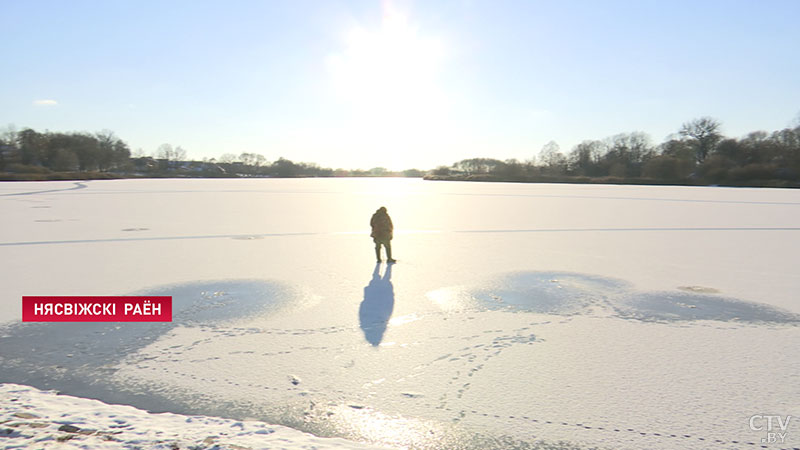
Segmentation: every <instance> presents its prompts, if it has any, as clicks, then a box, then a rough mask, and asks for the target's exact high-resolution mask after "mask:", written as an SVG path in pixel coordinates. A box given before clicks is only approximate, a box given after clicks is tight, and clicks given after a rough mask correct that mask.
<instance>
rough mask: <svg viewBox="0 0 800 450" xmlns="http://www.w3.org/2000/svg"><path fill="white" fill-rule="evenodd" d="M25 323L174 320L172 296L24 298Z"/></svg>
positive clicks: (23, 312)
mask: <svg viewBox="0 0 800 450" xmlns="http://www.w3.org/2000/svg"><path fill="white" fill-rule="evenodd" d="M22 321H23V322H171V321H172V297H166V296H160V297H159V296H157V297H132V296H128V297H89V296H82V297H74V296H58V297H37V296H24V297H22Z"/></svg>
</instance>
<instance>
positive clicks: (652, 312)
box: [615, 292, 800, 324]
mask: <svg viewBox="0 0 800 450" xmlns="http://www.w3.org/2000/svg"><path fill="white" fill-rule="evenodd" d="M615 309H616V310H617V313H618V314H619V316H620V317H623V318H632V319H640V320H654V321H677V320H689V321H691V320H716V321H721V322H768V323H784V324H790V323H800V315H798V314H793V313H791V312H788V311H784V310H781V309H778V308H775V307H772V306H768V305H763V304H759V303H753V302H745V301H742V300H737V299H733V298H725V297H720V296H715V295H707V294H689V293H675V292H644V293H636V294H631V295H628V296H624V297H622V298H620V299H619V300H618V301H615Z"/></svg>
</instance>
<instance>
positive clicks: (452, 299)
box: [425, 287, 474, 311]
mask: <svg viewBox="0 0 800 450" xmlns="http://www.w3.org/2000/svg"><path fill="white" fill-rule="evenodd" d="M425 296H426V297H428V299H429V300H431V301H432V302H433V303H435V304H436V305H438V306H439V307H440V308H442V309H444V310H445V311H452V310H456V309H463V308H467V307H469V306H470V305H472V304H474V299H473V298H472V296H470V295H469V293H467V292H466V291H465V290H464V289H461V288H456V287H446V288H441V289H436V290H434V291H430V292H428V293H427V294H425Z"/></svg>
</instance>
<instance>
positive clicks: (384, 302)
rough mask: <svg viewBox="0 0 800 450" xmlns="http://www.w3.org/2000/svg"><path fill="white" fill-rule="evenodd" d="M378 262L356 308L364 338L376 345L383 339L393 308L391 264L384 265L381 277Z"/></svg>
mask: <svg viewBox="0 0 800 450" xmlns="http://www.w3.org/2000/svg"><path fill="white" fill-rule="evenodd" d="M380 269H381V265H380V263H378V264H376V265H375V270H374V271H373V272H372V280H370V282H369V284H368V285H367V286H366V287H364V301H362V302H361V306H360V307H359V309H358V318H359V321H360V322H361V330H363V331H364V338H365V339H366V340H367V342H369V343H370V344H372V345H373V346H375V347H377V346H378V345H379V344H380V343H381V341H382V340H383V334H384V333H385V332H386V325H387V324H388V323H389V318H390V317H392V310H394V287H393V286H392V265H391V264H388V265H387V266H386V271H385V272H384V273H383V278H381V274H380Z"/></svg>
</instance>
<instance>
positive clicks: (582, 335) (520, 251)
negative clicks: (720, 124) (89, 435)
mask: <svg viewBox="0 0 800 450" xmlns="http://www.w3.org/2000/svg"><path fill="white" fill-rule="evenodd" d="M379 206H386V207H387V208H388V210H389V214H390V215H391V216H392V219H393V221H394V223H395V227H396V232H395V240H394V241H393V247H394V252H395V257H396V258H397V259H398V260H399V263H398V264H396V265H394V266H388V267H387V266H386V265H379V266H376V264H375V263H374V253H373V248H372V242H371V240H370V238H369V230H368V222H369V217H370V216H371V214H372V212H374V210H375V209H377V208H378V207H379ZM0 210H1V211H2V212H3V220H2V222H0V273H2V280H3V290H2V294H1V295H2V297H0V306H2V310H0V320H2V321H3V323H4V325H3V327H2V328H0V363H2V365H1V366H0V382H7V383H19V384H24V385H30V386H34V387H37V388H40V389H55V390H58V391H59V392H62V393H65V394H70V395H76V396H79V397H88V398H96V399H100V400H102V401H104V402H106V403H120V404H127V405H132V406H135V407H137V408H140V409H144V410H148V411H153V412H164V411H167V412H170V413H176V414H184V415H190V416H195V415H202V416H212V417H220V418H227V419H231V420H233V422H230V423H236V421H243V420H259V421H262V422H266V423H270V424H277V425H280V426H277V425H276V426H267V425H260V426H265V427H271V428H270V429H275V430H283V429H284V428H283V427H291V428H295V429H297V430H301V431H303V432H310V433H313V434H315V435H317V436H321V437H334V438H344V439H349V440H351V441H359V442H363V443H366V444H371V445H380V446H389V447H407V448H408V447H411V448H442V449H445V448H491V447H494V448H536V447H541V448H592V447H599V448H630V449H639V448H687V449H700V448H753V447H756V448H759V447H765V448H798V447H800V423H798V422H800V409H799V408H800V379H798V374H800V355H799V354H798V353H797V352H796V349H797V348H800V326H799V325H800V301H798V300H797V294H796V293H797V292H798V290H799V288H800V277H798V275H797V273H798V271H797V267H798V263H800V226H798V223H800V221H799V220H798V219H800V191H796V190H776V189H730V188H705V187H653V186H590V185H533V184H504V183H496V184H491V183H489V184H487V183H455V182H424V181H421V180H406V179H302V180H255V179H242V180H116V181H91V182H48V183H0ZM23 295H172V296H173V299H174V305H175V312H174V321H173V322H172V323H161V324H159V323H155V324H146V323H96V324H87V323H80V324H77V323H49V324H38V323H28V324H22V323H20V322H19V320H20V303H21V297H22V296H23ZM8 386H11V385H6V386H4V389H5V390H6V391H8V390H9V389H21V388H19V386H11V387H8ZM30 392H32V393H31V394H30V395H31V396H32V398H36V397H37V396H43V395H47V394H42V393H38V392H36V391H30ZM76 401H77V400H76ZM97 405H100V404H99V403H98V404H97ZM103 407H105V406H103ZM54 408H56V407H55V406H54ZM98 408H101V407H100V406H98ZM109 408H111V407H109ZM754 416H757V417H756V418H755V419H752V418H753V417H754ZM766 416H779V417H782V418H785V417H786V416H792V418H791V419H790V423H789V428H788V430H787V431H786V432H785V433H786V434H785V436H784V438H783V443H773V442H770V439H771V438H770V437H769V435H768V432H769V430H767V426H766V420H764V417H766ZM165 417H166V416H165ZM751 419H752V420H751ZM208 420H211V419H208ZM217 420H219V419H217ZM220 423H222V422H220ZM226 423H227V422H226ZM247 423H250V422H247ZM751 425H753V427H751ZM752 428H756V429H752ZM288 431H293V430H288ZM774 431H781V430H774ZM187 433H188V431H187ZM193 436H194V435H193ZM198 436H199V435H198ZM203 439H205V436H204V437H203ZM248 439H249V438H248ZM286 439H287V441H286V442H287V444H286V446H287V447H288V448H294V447H292V445H296V446H297V448H300V447H301V446H302V445H305V443H306V441H304V440H303V439H305V438H298V440H297V441H296V442H294V441H292V440H291V438H286ZM201 441H202V439H201ZM8 442H12V441H11V440H9V441H8ZM248 442H254V441H248ZM324 442H327V441H324ZM237 445H245V446H253V445H255V446H256V447H257V446H259V445H261V446H263V447H268V446H269V445H271V444H269V443H266V441H265V442H264V443H262V444H253V443H251V444H237ZM325 445H336V444H325ZM347 445H349V444H347ZM353 445H356V444H353ZM209 446H211V445H209Z"/></svg>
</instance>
